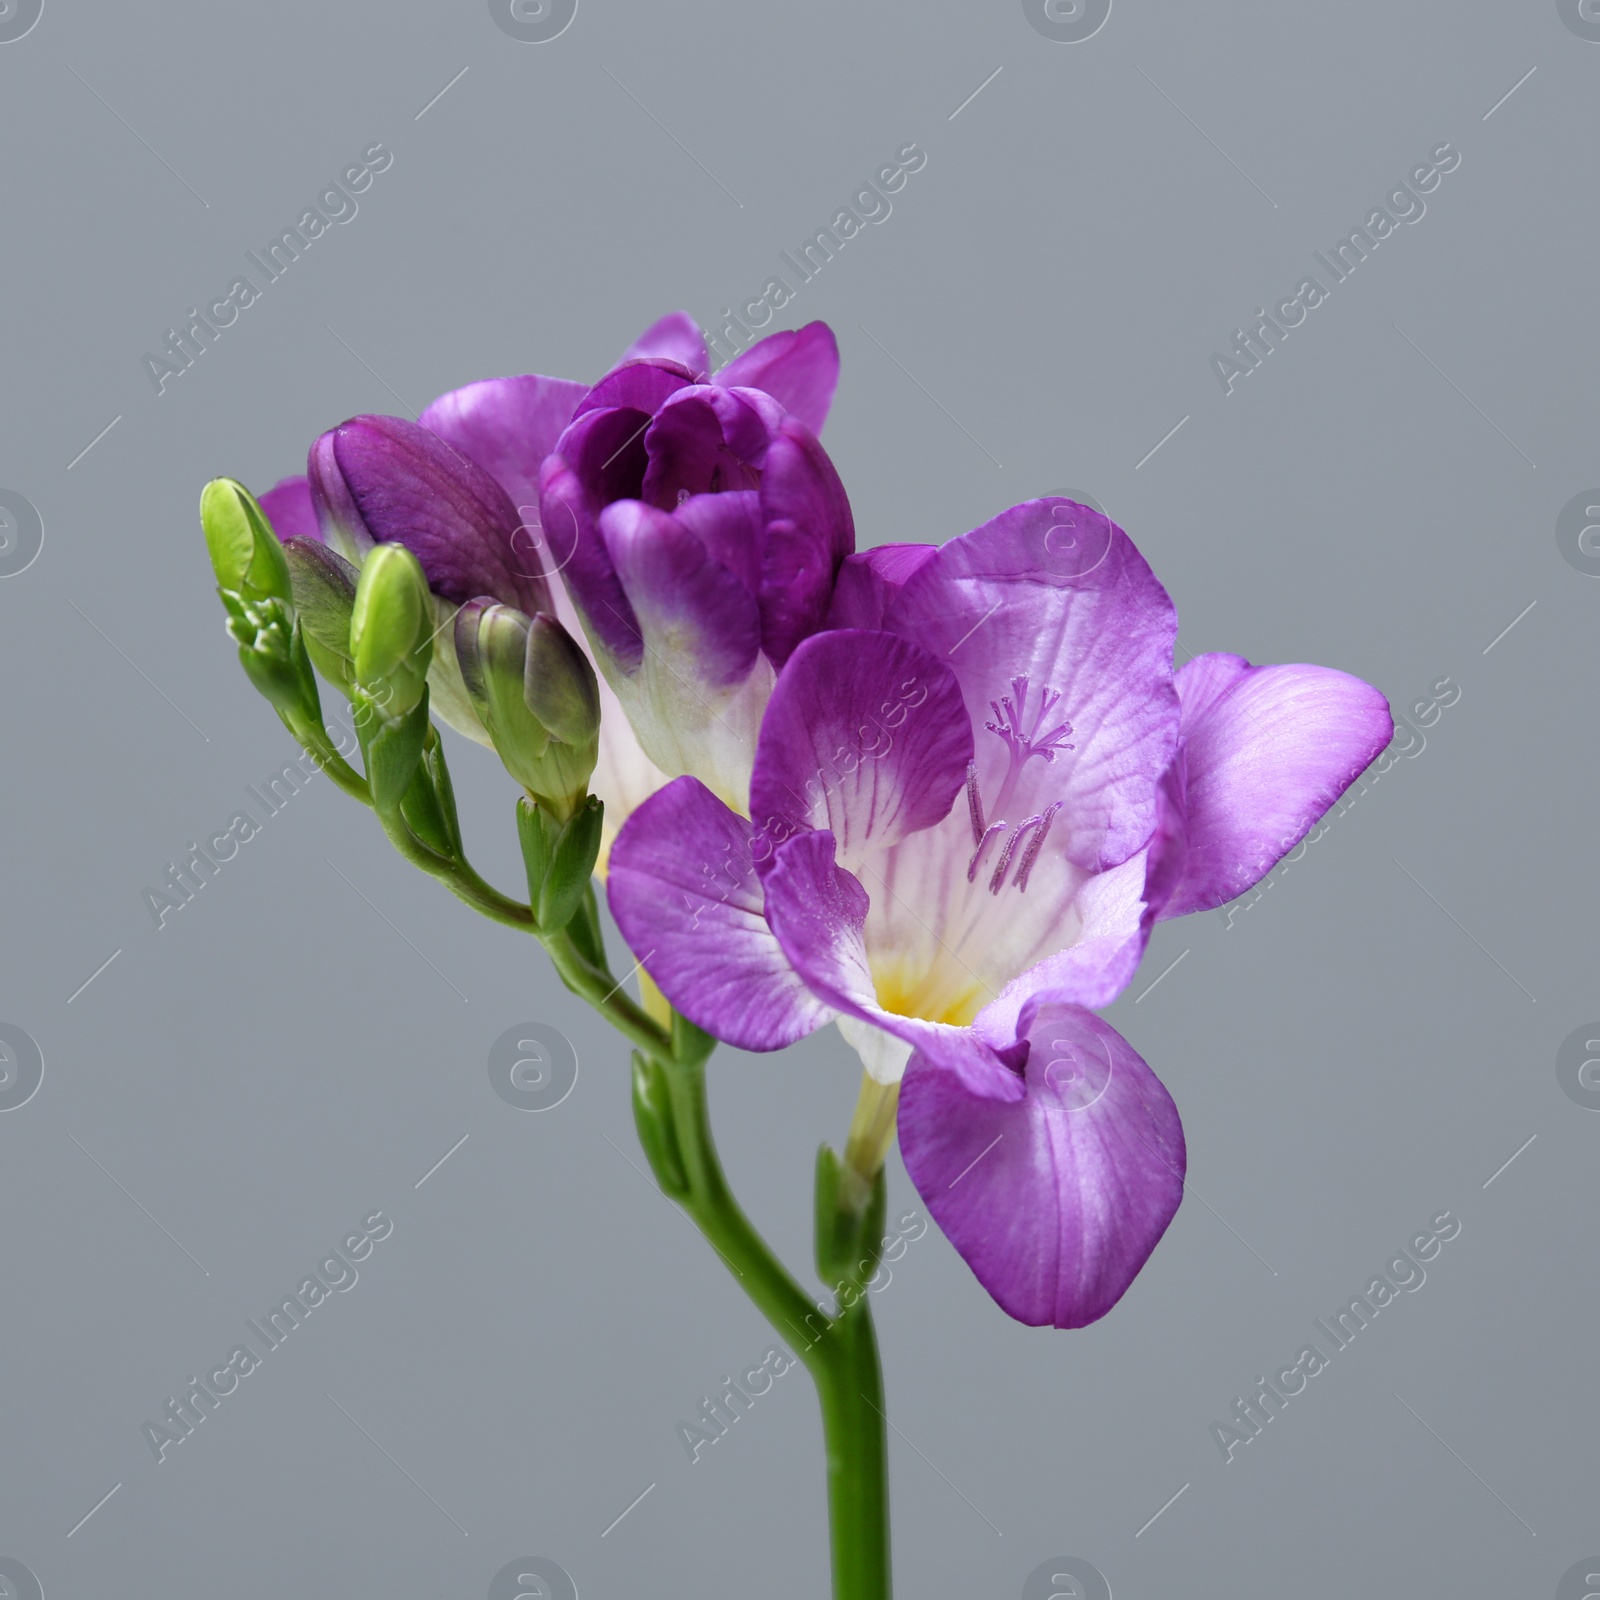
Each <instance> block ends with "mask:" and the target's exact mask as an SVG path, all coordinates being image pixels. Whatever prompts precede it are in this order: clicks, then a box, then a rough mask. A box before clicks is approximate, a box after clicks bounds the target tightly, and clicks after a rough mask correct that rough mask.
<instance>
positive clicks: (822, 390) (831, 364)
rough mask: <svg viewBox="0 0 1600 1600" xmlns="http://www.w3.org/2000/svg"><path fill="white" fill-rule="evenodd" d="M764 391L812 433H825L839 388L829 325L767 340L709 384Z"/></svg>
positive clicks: (812, 324) (835, 347)
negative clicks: (737, 385) (835, 393)
mask: <svg viewBox="0 0 1600 1600" xmlns="http://www.w3.org/2000/svg"><path fill="white" fill-rule="evenodd" d="M711 381H712V382H713V383H720V384H724V385H727V386H730V387H731V386H732V385H734V384H743V385H746V386H748V387H749V388H752V389H764V390H765V391H766V392H767V393H768V394H770V395H771V396H772V397H773V399H774V400H777V401H779V402H781V404H782V405H783V407H784V409H785V410H786V411H790V412H792V413H793V414H794V415H795V416H797V417H798V418H799V419H800V420H801V421H802V422H803V423H805V425H806V426H807V427H808V428H809V429H810V430H811V431H812V432H813V433H821V432H822V425H823V423H825V422H826V421H827V420H828V407H829V406H830V405H832V403H833V391H834V390H835V389H836V388H837V387H838V384H839V345H838V342H837V341H836V340H835V339H834V337H833V330H832V329H831V328H830V327H829V326H828V325H827V323H825V322H808V323H807V324H806V325H805V327H803V328H798V329H793V330H789V331H785V332H783V333H774V334H769V335H768V337H767V338H765V339H762V340H760V341H758V342H757V343H755V344H753V345H751V346H750V348H749V349H748V350H746V351H745V352H744V354H743V355H741V356H736V357H735V358H734V359H733V360H732V361H730V362H729V363H728V365H727V366H725V367H724V368H723V369H722V370H721V371H720V372H718V373H717V374H716V375H715V376H714V377H713V378H712V380H711Z"/></svg>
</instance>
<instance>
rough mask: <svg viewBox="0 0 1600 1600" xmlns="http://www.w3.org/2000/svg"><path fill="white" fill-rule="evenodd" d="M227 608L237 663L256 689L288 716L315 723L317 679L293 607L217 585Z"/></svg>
mask: <svg viewBox="0 0 1600 1600" xmlns="http://www.w3.org/2000/svg"><path fill="white" fill-rule="evenodd" d="M218 593H219V594H220V595H221V596H222V604H223V606H224V607H225V608H226V610H227V613H228V632H229V634H230V635H231V636H232V638H233V641H234V643H235V644H237V645H238V646H239V665H240V666H242V667H243V668H244V670H245V676H246V677H248V678H249V680H250V681H251V683H253V684H254V685H255V687H256V689H257V690H258V691H259V692H260V693H261V694H263V695H265V696H266V698H267V699H268V700H270V701H271V702H272V704H273V706H274V708H275V709H276V710H277V711H278V712H279V713H280V714H281V715H282V716H283V717H284V718H285V720H287V721H288V723H289V725H290V726H291V727H293V726H295V725H296V723H304V722H313V723H320V722H321V720H322V709H321V705H320V702H319V701H318V698H317V680H316V679H315V678H314V677H312V675H311V663H310V661H309V660H308V659H307V657H306V652H305V648H304V641H303V639H302V637H301V634H300V630H299V629H298V628H297V627H296V626H295V619H294V611H293V609H292V608H291V607H290V606H289V604H288V603H287V602H286V601H283V600H280V599H279V598H278V597H277V596H276V595H268V596H266V597H265V598H262V599H258V600H245V599H242V598H241V597H240V595H239V594H238V593H237V592H236V591H234V590H232V589H219V590H218Z"/></svg>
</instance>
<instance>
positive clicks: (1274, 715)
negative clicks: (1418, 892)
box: [1162, 654, 1394, 917]
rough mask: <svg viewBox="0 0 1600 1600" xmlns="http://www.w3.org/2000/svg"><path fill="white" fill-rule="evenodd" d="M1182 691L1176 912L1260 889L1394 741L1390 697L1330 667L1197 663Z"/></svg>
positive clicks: (1201, 659)
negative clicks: (1181, 848) (1181, 833)
mask: <svg viewBox="0 0 1600 1600" xmlns="http://www.w3.org/2000/svg"><path fill="white" fill-rule="evenodd" d="M1178 693H1179V695H1180V697H1181V699H1182V702H1183V735H1184V746H1185V748H1184V761H1185V765H1186V768H1187V782H1186V786H1185V792H1184V799H1183V804H1184V809H1185V811H1186V812H1187V841H1188V860H1187V863H1186V865H1185V867H1184V871H1183V877H1182V880H1181V882H1180V883H1179V884H1178V885H1177V887H1176V889H1175V891H1174V892H1173V894H1172V897H1171V899H1170V900H1169V901H1168V903H1167V904H1166V906H1165V908H1164V910H1163V912H1162V915H1163V916H1167V917H1176V916H1181V915H1183V913H1185V912H1187V911H1204V910H1207V909H1209V908H1210V907H1212V906H1219V905H1222V904H1223V903H1224V902H1225V901H1228V900H1231V899H1233V897H1234V896H1235V895H1239V894H1243V893H1244V892H1245V890H1246V889H1249V888H1250V887H1251V886H1252V885H1253V884H1255V883H1258V882H1259V881H1260V880H1261V879H1262V878H1263V877H1265V876H1266V874H1267V873H1268V872H1270V871H1271V870H1272V868H1273V867H1274V866H1275V865H1276V864H1277V862H1278V861H1279V860H1280V859H1281V858H1282V857H1283V855H1284V854H1285V853H1286V852H1288V851H1290V850H1292V849H1293V848H1294V847H1295V845H1297V844H1298V843H1299V842H1300V841H1301V840H1302V839H1303V838H1304V837H1305V836H1306V834H1307V833H1308V832H1309V831H1310V830H1311V828H1312V827H1313V825H1314V824H1315V823H1316V822H1317V820H1318V818H1320V817H1321V816H1322V815H1323V813H1324V812H1326V811H1327V809H1328V807H1329V806H1331V805H1332V804H1333V802H1334V801H1335V800H1337V799H1338V797H1339V796H1340V795H1341V794H1343V793H1344V791H1345V790H1346V789H1347V788H1348V787H1349V786H1350V784H1351V783H1352V782H1354V781H1355V779H1356V778H1357V777H1358V776H1359V775H1360V773H1361V772H1362V771H1363V770H1364V769H1365V767H1366V766H1367V764H1368V763H1369V762H1370V761H1371V760H1372V759H1373V757H1374V756H1376V755H1377V754H1378V752H1379V751H1380V750H1382V749H1383V747H1384V746H1385V745H1386V744H1387V743H1388V742H1389V740H1390V739H1391V738H1392V737H1393V735H1394V722H1393V719H1392V718H1391V717H1390V715H1389V703H1388V701H1387V700H1385V699H1384V697H1383V696H1382V695H1381V694H1379V692H1378V691H1377V690H1376V689H1374V688H1373V687H1372V686H1371V685H1370V684H1367V683H1363V682H1362V681H1361V680H1360V679H1359V678H1352V677H1351V676H1350V675H1349V674H1348V673H1344V672H1337V671H1335V670H1334V669H1333V668H1331V667H1312V666H1273V667H1252V666H1251V665H1250V663H1249V662H1248V661H1246V660H1245V659H1244V657H1243V656H1233V655H1221V654H1216V655H1204V656H1196V657H1195V659H1194V660H1193V661H1191V662H1189V664H1188V665H1187V666H1185V667H1184V668H1183V670H1182V671H1181V672H1180V673H1179V674H1178Z"/></svg>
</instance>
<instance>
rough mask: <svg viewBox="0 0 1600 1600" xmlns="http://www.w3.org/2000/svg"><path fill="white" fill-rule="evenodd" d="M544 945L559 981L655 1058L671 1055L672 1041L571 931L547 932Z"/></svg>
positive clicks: (670, 1057)
mask: <svg viewBox="0 0 1600 1600" xmlns="http://www.w3.org/2000/svg"><path fill="white" fill-rule="evenodd" d="M583 914H584V913H583V912H582V911H580V912H579V915H583ZM544 947H545V949H546V950H548V951H549V952H550V960H551V962H552V964H553V965H554V966H555V969H556V971H557V972H558V973H560V974H561V981H562V982H563V983H564V984H566V986H567V987H568V988H569V989H570V990H572V992H573V993H574V994H576V995H580V996H581V997H582V998H583V999H585V1000H587V1001H588V1002H589V1004H590V1005H591V1006H593V1007H594V1008H595V1010H596V1011H598V1012H599V1013H600V1015H601V1016H603V1017H604V1018H605V1019H606V1020H607V1021H608V1022H609V1023H610V1024H611V1026H612V1027H614V1028H615V1029H616V1030H617V1032H618V1033H620V1034H621V1035H622V1036H623V1037H624V1038H625V1039H628V1040H629V1041H630V1042H632V1043H633V1044H636V1045H637V1046H638V1047H639V1048H640V1049H641V1050H643V1051H645V1052H646V1053H647V1054H649V1055H651V1056H653V1057H654V1058H655V1059H656V1060H658V1061H663V1062H665V1061H670V1060H671V1059H672V1041H671V1040H670V1039H669V1038H668V1037H667V1035H666V1034H665V1033H664V1032H663V1031H662V1029H661V1028H660V1027H659V1026H658V1025H657V1024H656V1023H654V1022H652V1021H651V1020H650V1018H649V1017H647V1016H646V1015H645V1014H644V1012H643V1011H642V1010H641V1009H640V1008H639V1007H638V1005H636V1004H635V1003H634V1001H633V1000H632V999H630V998H629V996H627V995H625V994H624V993H623V992H622V985H621V984H620V983H618V982H617V980H616V979H615V978H613V977H612V976H611V974H610V972H608V971H607V970H606V969H605V968H603V967H597V966H595V965H594V963H593V962H591V961H590V960H588V958H587V957H586V956H584V954H583V953H582V951H581V950H579V948H578V945H577V944H576V942H575V941H574V940H573V937H572V935H571V934H570V933H568V932H566V931H565V930H563V931H562V932H560V933H554V934H549V935H546V936H545V937H544Z"/></svg>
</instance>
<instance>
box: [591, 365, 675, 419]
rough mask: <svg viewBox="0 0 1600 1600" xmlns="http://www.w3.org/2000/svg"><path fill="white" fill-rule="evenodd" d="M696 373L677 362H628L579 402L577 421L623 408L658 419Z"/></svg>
mask: <svg viewBox="0 0 1600 1600" xmlns="http://www.w3.org/2000/svg"><path fill="white" fill-rule="evenodd" d="M694 381H695V379H694V374H693V373H692V372H691V371H690V370H689V368H688V367H685V366H681V365H679V363H678V362H676V361H659V360H652V361H627V362H624V363H623V364H622V365H621V366H620V367H613V368H612V369H611V371H610V372H608V373H607V374H606V375H605V377H603V378H602V379H601V380H600V381H599V382H598V383H597V384H596V385H595V386H594V387H593V388H592V389H591V390H590V391H589V392H588V394H587V395H585V396H584V398H583V399H582V400H581V401H579V402H578V409H577V411H576V412H575V413H574V418H577V417H583V416H586V415H587V414H588V413H589V412H591V411H602V410H606V409H609V408H614V407H623V408H625V409H627V410H631V411H642V412H644V414H645V415H646V416H647V417H649V416H654V415H655V414H656V412H657V411H659V410H660V409H661V408H662V406H664V405H665V404H666V403H667V400H668V398H669V397H670V396H672V395H675V394H676V393H677V392H678V391H679V390H680V389H687V388H688V387H689V386H690V385H691V384H692V383H693V382H694Z"/></svg>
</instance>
